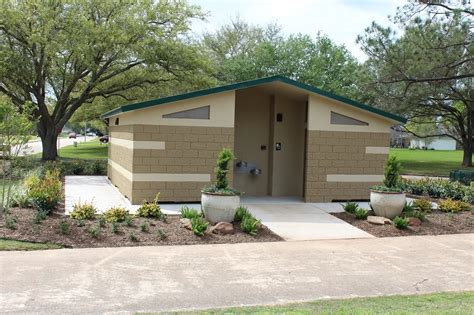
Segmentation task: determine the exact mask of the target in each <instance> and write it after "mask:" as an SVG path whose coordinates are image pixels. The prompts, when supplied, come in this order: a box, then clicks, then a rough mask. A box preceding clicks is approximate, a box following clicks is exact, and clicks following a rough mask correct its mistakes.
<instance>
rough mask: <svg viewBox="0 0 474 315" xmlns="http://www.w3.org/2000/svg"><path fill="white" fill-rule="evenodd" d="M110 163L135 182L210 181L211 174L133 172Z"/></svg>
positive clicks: (110, 161)
mask: <svg viewBox="0 0 474 315" xmlns="http://www.w3.org/2000/svg"><path fill="white" fill-rule="evenodd" d="M109 164H110V166H112V168H114V169H115V170H117V171H118V172H119V173H120V174H122V175H123V176H125V177H126V178H127V179H128V180H130V181H133V182H210V181H211V174H170V173H132V172H130V171H128V170H126V169H125V168H123V167H122V166H120V165H119V164H117V163H115V162H114V161H112V160H110V159H109Z"/></svg>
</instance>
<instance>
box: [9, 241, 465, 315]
mask: <svg viewBox="0 0 474 315" xmlns="http://www.w3.org/2000/svg"><path fill="white" fill-rule="evenodd" d="M473 245H474V239H473V234H464V235H462V234H459V235H446V236H418V237H398V238H377V239H356V240H333V241H306V242H277V243H248V244H234V245H226V244H224V245H200V246H199V245H198V246H174V247H135V248H101V249H63V250H50V251H35V252H0V271H1V278H0V313H21V314H66V313H67V314H101V313H113V312H123V313H131V312H135V311H169V310H184V309H203V308H215V307H227V306H241V305H256V304H274V303H288V302H294V301H304V300H315V299H325V298H343V297H357V296H378V295H392V294H418V293H420V294H421V293H431V292H436V291H460V290H474V280H473V266H474V261H473V260H474V258H473V254H474V252H473Z"/></svg>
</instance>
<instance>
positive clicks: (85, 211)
mask: <svg viewBox="0 0 474 315" xmlns="http://www.w3.org/2000/svg"><path fill="white" fill-rule="evenodd" d="M96 213H97V209H96V208H95V207H94V205H93V204H92V203H90V202H84V203H76V204H75V205H74V206H73V208H72V212H71V214H70V216H71V218H72V219H76V220H92V219H94V218H95V215H96Z"/></svg>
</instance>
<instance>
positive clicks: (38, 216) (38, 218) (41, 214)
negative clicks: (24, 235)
mask: <svg viewBox="0 0 474 315" xmlns="http://www.w3.org/2000/svg"><path fill="white" fill-rule="evenodd" d="M47 216H48V213H47V212H46V211H43V210H38V211H36V213H35V217H34V219H33V223H34V224H41V222H43V220H45V219H46V217H47Z"/></svg>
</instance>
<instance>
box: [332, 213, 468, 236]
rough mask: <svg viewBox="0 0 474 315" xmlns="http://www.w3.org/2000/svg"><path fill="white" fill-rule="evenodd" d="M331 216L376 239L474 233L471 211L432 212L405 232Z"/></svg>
mask: <svg viewBox="0 0 474 315" xmlns="http://www.w3.org/2000/svg"><path fill="white" fill-rule="evenodd" d="M332 215H333V216H335V217H338V218H339V219H341V220H344V221H346V222H347V223H350V224H352V225H353V226H355V227H357V228H359V229H361V230H364V231H366V232H367V233H369V234H372V235H373V236H376V237H389V236H409V235H441V234H459V233H474V212H473V211H461V212H458V213H445V212H442V211H438V210H433V211H432V212H431V213H428V214H426V220H425V221H423V222H422V224H421V225H420V226H409V227H408V228H407V229H405V230H400V229H397V228H396V227H395V226H394V225H392V224H385V225H376V224H372V223H369V222H367V220H357V219H356V218H355V217H354V216H353V215H351V214H349V213H346V212H341V213H332Z"/></svg>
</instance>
